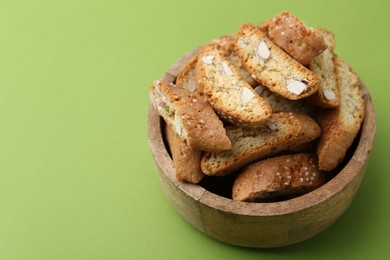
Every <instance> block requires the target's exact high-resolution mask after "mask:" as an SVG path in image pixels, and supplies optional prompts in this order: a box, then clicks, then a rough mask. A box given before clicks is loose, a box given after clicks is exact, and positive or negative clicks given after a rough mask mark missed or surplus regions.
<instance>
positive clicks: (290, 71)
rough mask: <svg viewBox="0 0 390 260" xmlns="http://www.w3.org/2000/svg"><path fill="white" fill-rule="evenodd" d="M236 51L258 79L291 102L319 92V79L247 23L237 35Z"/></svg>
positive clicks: (260, 82) (248, 69)
mask: <svg viewBox="0 0 390 260" xmlns="http://www.w3.org/2000/svg"><path fill="white" fill-rule="evenodd" d="M235 51H236V53H237V55H238V56H239V57H240V59H241V61H242V63H243V65H244V67H245V68H246V70H247V71H248V72H249V73H250V74H253V75H254V79H255V80H256V81H257V82H258V83H259V84H261V85H262V86H266V87H268V88H269V89H271V90H272V91H273V92H276V93H278V94H280V95H282V96H284V97H285V98H288V99H293V100H296V99H301V98H304V97H307V96H310V95H312V94H313V93H314V92H316V91H317V90H318V83H319V80H318V77H317V76H316V75H315V74H314V73H313V72H311V71H310V70H309V69H307V68H306V67H304V66H303V65H302V64H300V63H299V62H297V61H296V60H294V59H293V58H291V57H290V56H289V55H288V54H287V53H285V52H284V51H283V50H282V49H280V48H279V47H278V46H277V45H276V44H274V43H273V42H272V41H271V40H270V39H269V38H268V37H267V36H266V35H265V34H264V33H263V32H261V31H260V29H259V28H257V27H256V26H254V25H252V24H250V23H246V24H244V25H242V26H241V27H240V29H239V31H238V33H237V37H236V44H235Z"/></svg>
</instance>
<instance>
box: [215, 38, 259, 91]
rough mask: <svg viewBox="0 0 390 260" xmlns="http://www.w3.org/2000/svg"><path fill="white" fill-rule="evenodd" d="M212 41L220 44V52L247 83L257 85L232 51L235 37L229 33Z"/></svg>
mask: <svg viewBox="0 0 390 260" xmlns="http://www.w3.org/2000/svg"><path fill="white" fill-rule="evenodd" d="M213 42H215V43H217V44H218V45H219V46H221V51H222V53H223V54H224V55H225V57H226V58H227V59H228V60H229V61H230V63H231V64H233V65H234V67H235V68H236V70H237V72H238V74H239V75H240V77H241V78H242V79H243V80H244V81H245V82H246V83H248V84H249V85H251V86H252V87H255V86H257V85H258V83H257V82H256V81H255V80H254V79H253V78H252V76H251V75H250V74H249V72H248V71H247V70H246V69H245V68H244V66H243V65H242V62H241V59H240V58H239V57H238V56H237V54H236V53H235V52H234V43H235V39H234V37H233V36H230V35H227V36H222V37H219V38H217V39H215V40H213Z"/></svg>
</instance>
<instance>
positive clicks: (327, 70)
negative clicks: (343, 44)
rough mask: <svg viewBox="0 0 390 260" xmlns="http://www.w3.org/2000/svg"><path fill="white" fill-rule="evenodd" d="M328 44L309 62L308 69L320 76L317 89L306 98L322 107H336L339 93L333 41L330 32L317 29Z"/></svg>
mask: <svg viewBox="0 0 390 260" xmlns="http://www.w3.org/2000/svg"><path fill="white" fill-rule="evenodd" d="M318 32H319V33H320V34H321V35H322V36H323V37H324V40H325V42H326V44H327V45H328V48H327V49H326V50H325V51H324V52H323V53H321V54H320V55H318V56H317V57H315V58H314V59H313V60H312V62H310V64H309V69H310V70H311V71H313V72H314V73H315V74H316V75H317V76H318V77H319V78H320V85H319V89H318V91H317V92H316V93H314V94H313V95H311V96H310V97H309V98H308V101H309V102H310V103H312V104H314V105H316V106H319V107H323V108H331V107H337V106H338V105H339V99H340V93H339V88H338V85H337V79H336V66H335V64H334V54H333V51H334V48H335V41H334V35H333V33H332V32H330V31H328V30H325V29H321V30H319V31H318Z"/></svg>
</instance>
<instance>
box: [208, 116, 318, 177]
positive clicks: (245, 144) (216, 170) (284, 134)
mask: <svg viewBox="0 0 390 260" xmlns="http://www.w3.org/2000/svg"><path fill="white" fill-rule="evenodd" d="M226 133H227V135H228V136H229V139H230V140H231V142H232V148H231V149H230V150H227V151H224V152H220V153H210V152H206V153H204V154H203V156H202V161H201V167H202V171H203V172H204V173H205V174H206V175H216V176H217V175H219V176H223V175H227V174H229V173H231V172H232V171H234V170H237V169H238V168H240V167H242V166H244V165H246V164H248V163H251V162H253V161H255V160H259V159H261V158H264V157H267V156H270V155H273V154H276V153H278V152H281V151H284V150H287V149H289V148H290V147H293V146H296V145H298V144H303V143H307V142H309V141H312V140H314V139H316V138H317V137H319V135H320V134H321V130H320V127H319V126H318V125H317V123H316V122H315V121H314V120H313V119H312V118H311V117H309V116H307V115H305V114H293V113H274V114H272V116H271V118H270V119H268V120H267V122H266V123H265V124H264V125H263V126H262V127H259V128H242V127H237V126H236V127H235V126H231V127H227V128H226Z"/></svg>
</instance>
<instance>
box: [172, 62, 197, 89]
mask: <svg viewBox="0 0 390 260" xmlns="http://www.w3.org/2000/svg"><path fill="white" fill-rule="evenodd" d="M197 62H198V55H195V56H194V57H192V58H191V59H190V60H189V61H188V62H187V63H186V65H185V66H184V67H183V68H182V69H181V70H180V72H179V74H178V75H177V78H176V85H177V86H180V87H182V88H185V89H187V90H189V91H190V92H194V91H195V90H196V88H195V87H196V85H195V66H196V63H197ZM198 93H199V94H202V92H201V91H198Z"/></svg>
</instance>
